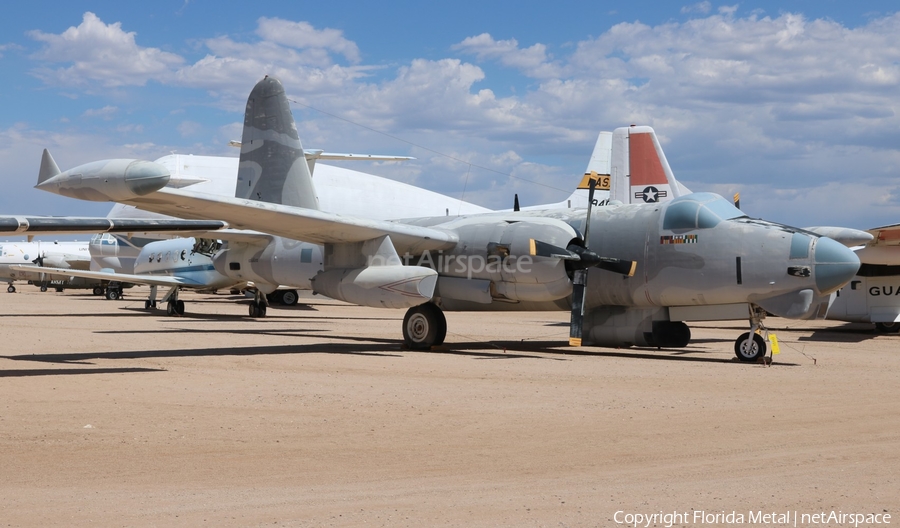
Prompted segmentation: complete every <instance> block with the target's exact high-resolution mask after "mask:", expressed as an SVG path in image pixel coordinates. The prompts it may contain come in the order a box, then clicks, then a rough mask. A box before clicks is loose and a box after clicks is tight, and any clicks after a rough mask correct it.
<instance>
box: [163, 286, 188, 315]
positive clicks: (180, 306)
mask: <svg viewBox="0 0 900 528" xmlns="http://www.w3.org/2000/svg"><path fill="white" fill-rule="evenodd" d="M166 297H168V298H169V302H168V303H167V304H166V315H184V301H182V300H181V299H179V298H178V288H175V289H173V290H172V293H170V294H169V295H167V296H166Z"/></svg>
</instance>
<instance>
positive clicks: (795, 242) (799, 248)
mask: <svg viewBox="0 0 900 528" xmlns="http://www.w3.org/2000/svg"><path fill="white" fill-rule="evenodd" d="M810 240H811V239H810V238H809V236H808V235H804V234H803V233H794V234H793V235H792V236H791V258H792V259H805V258H808V257H809V241H810Z"/></svg>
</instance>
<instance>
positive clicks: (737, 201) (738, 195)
mask: <svg viewBox="0 0 900 528" xmlns="http://www.w3.org/2000/svg"><path fill="white" fill-rule="evenodd" d="M732 199H733V200H734V206H735V207H737V208H738V209H740V208H741V193H739V192H736V193H734V196H733V197H732Z"/></svg>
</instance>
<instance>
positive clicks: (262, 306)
mask: <svg viewBox="0 0 900 528" xmlns="http://www.w3.org/2000/svg"><path fill="white" fill-rule="evenodd" d="M268 308H269V307H268V306H266V305H265V304H260V305H259V308H258V309H257V310H256V313H257V314H259V317H265V316H266V312H267V311H268Z"/></svg>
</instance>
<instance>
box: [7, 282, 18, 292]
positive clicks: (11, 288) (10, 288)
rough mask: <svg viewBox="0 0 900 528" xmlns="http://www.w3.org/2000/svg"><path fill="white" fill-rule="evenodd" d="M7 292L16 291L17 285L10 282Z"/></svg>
mask: <svg viewBox="0 0 900 528" xmlns="http://www.w3.org/2000/svg"><path fill="white" fill-rule="evenodd" d="M6 293H16V287H15V286H13V285H12V284H10V285H9V286H7V287H6Z"/></svg>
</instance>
